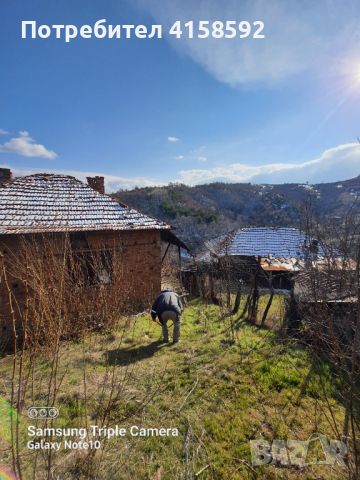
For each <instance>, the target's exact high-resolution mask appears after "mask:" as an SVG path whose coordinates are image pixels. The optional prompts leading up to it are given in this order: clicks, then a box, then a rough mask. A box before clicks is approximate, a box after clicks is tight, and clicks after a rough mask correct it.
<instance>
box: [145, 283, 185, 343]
mask: <svg viewBox="0 0 360 480" xmlns="http://www.w3.org/2000/svg"><path fill="white" fill-rule="evenodd" d="M182 309H183V308H182V305H181V301H180V297H179V295H178V294H177V293H175V292H174V291H172V290H171V289H169V288H168V289H166V290H162V291H161V292H160V294H159V295H158V297H157V299H156V300H155V302H154V305H153V306H152V308H151V317H152V319H153V320H155V319H156V317H158V318H159V321H160V323H161V326H162V334H163V340H164V342H168V341H169V330H168V326H167V322H168V321H169V320H171V321H172V322H173V324H174V333H173V343H177V342H178V341H179V340H180V317H181V313H182Z"/></svg>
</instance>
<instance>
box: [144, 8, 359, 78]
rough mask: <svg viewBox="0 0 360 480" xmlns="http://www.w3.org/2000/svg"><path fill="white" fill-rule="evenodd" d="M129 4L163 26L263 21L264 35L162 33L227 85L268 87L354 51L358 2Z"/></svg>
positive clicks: (321, 69)
mask: <svg viewBox="0 0 360 480" xmlns="http://www.w3.org/2000/svg"><path fill="white" fill-rule="evenodd" d="M135 3H137V5H138V6H139V7H140V8H142V9H143V10H145V11H147V12H148V13H150V14H151V15H152V16H153V17H154V19H155V20H156V21H157V22H159V23H161V24H163V25H165V28H166V29H168V28H169V26H171V25H172V24H173V23H174V22H175V20H181V21H183V22H185V21H189V20H194V21H195V22H197V21H199V20H210V21H214V20H223V21H226V20H237V21H240V20H248V21H250V22H253V21H256V20H261V21H263V22H264V23H265V29H264V33H265V35H266V38H265V39H258V40H256V39H251V38H246V39H240V38H236V39H213V38H207V39H202V40H199V39H196V38H194V39H188V38H186V35H185V34H184V35H183V37H182V38H181V39H174V38H173V37H171V36H168V38H169V40H170V42H171V44H172V45H173V46H174V48H175V49H176V50H177V51H179V53H180V54H182V55H187V56H188V57H190V58H191V59H192V60H194V61H195V62H196V63H198V64H200V65H201V66H202V67H203V68H204V69H205V70H206V71H207V72H209V73H210V74H211V75H212V76H214V77H215V78H216V79H217V80H219V81H221V82H224V83H227V84H229V85H231V86H241V85H249V84H253V83H259V82H261V83H265V84H268V85H274V84H276V83H279V82H281V81H283V80H285V79H287V78H288V77H290V76H292V75H295V74H299V73H301V72H304V71H306V70H308V69H314V70H317V71H318V72H320V73H322V74H323V73H324V71H326V70H327V69H329V68H332V66H333V65H335V64H336V63H337V61H338V60H339V59H343V58H344V57H346V56H347V55H348V54H350V53H351V52H353V51H358V49H359V43H360V38H359V35H358V33H357V32H358V29H357V25H358V22H359V2H358V0H342V1H341V2H339V1H334V0H318V1H314V0H302V1H299V2H295V1H294V2H289V0H272V1H271V2H270V1H269V0H242V1H241V2H240V1H239V0H221V1H220V0H207V1H206V2H205V1H198V2H194V1H193V0H172V1H171V2H168V3H167V6H166V8H164V2H163V0H135ZM184 30H185V29H184ZM350 51H351V52H350ZM336 56H337V58H336Z"/></svg>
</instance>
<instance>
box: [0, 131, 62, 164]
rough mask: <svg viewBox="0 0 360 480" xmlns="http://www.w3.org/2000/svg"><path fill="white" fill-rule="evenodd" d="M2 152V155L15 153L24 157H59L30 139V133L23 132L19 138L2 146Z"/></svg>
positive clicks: (0, 147) (12, 139)
mask: <svg viewBox="0 0 360 480" xmlns="http://www.w3.org/2000/svg"><path fill="white" fill-rule="evenodd" d="M0 152H2V153H15V154H16V155H21V156H22V157H39V158H49V159H53V158H56V157H57V154H56V153H55V152H54V151H52V150H48V149H47V148H45V147H44V145H41V144H39V143H35V141H34V140H33V139H32V138H31V137H30V135H29V132H27V131H21V132H19V136H18V137H14V138H11V139H10V140H9V141H8V142H5V143H3V144H2V145H1V144H0Z"/></svg>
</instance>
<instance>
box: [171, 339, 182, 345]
mask: <svg viewBox="0 0 360 480" xmlns="http://www.w3.org/2000/svg"><path fill="white" fill-rule="evenodd" d="M172 343H173V345H175V344H176V343H180V340H173V342H172Z"/></svg>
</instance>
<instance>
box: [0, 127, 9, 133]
mask: <svg viewBox="0 0 360 480" xmlns="http://www.w3.org/2000/svg"><path fill="white" fill-rule="evenodd" d="M0 135H9V132H8V131H7V130H4V129H3V128H0Z"/></svg>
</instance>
